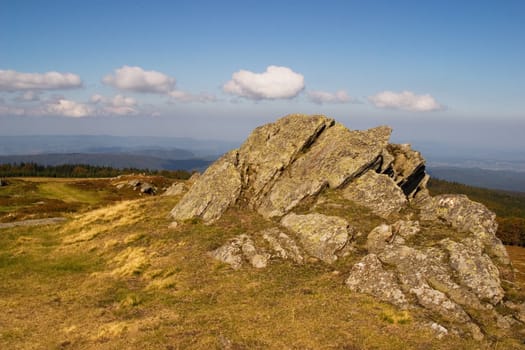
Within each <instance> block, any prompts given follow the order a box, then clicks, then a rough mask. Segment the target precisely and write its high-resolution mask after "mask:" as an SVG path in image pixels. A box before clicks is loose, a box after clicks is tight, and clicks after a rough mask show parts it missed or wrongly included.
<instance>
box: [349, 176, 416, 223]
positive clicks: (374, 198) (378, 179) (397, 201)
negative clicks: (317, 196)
mask: <svg viewBox="0 0 525 350" xmlns="http://www.w3.org/2000/svg"><path fill="white" fill-rule="evenodd" d="M343 196H344V197H345V198H346V199H349V200H351V201H353V202H355V203H359V204H361V205H363V206H365V207H367V208H369V209H371V210H372V211H373V212H374V213H375V214H377V215H379V216H382V217H388V216H389V215H390V214H392V213H398V212H399V211H400V210H401V209H402V208H404V207H405V206H406V205H407V203H408V200H407V198H406V196H405V195H404V193H403V191H402V190H401V188H400V187H399V186H397V185H396V183H395V182H394V180H392V179H391V178H390V177H388V176H387V175H384V174H377V173H376V172H375V171H367V172H366V173H365V174H363V175H362V176H360V177H359V178H357V179H356V180H355V181H352V182H351V183H350V184H349V185H348V186H347V187H346V188H345V189H344V190H343Z"/></svg>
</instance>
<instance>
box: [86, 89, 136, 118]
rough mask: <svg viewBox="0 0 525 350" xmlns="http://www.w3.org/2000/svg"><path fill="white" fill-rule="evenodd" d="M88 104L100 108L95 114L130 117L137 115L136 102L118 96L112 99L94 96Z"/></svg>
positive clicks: (130, 98) (129, 98)
mask: <svg viewBox="0 0 525 350" xmlns="http://www.w3.org/2000/svg"><path fill="white" fill-rule="evenodd" d="M90 102H91V104H93V105H98V106H100V109H99V110H96V111H95V113H96V114H112V115H132V114H137V113H138V110H137V108H136V107H137V100H135V99H134V98H132V97H127V96H124V95H120V94H118V95H115V96H114V97H113V98H108V97H105V96H102V95H99V94H95V95H93V96H91V98H90Z"/></svg>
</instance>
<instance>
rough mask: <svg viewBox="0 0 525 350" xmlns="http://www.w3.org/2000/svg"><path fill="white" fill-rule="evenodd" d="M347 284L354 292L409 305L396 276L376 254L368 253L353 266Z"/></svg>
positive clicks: (399, 304)
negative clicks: (387, 269)
mask: <svg viewBox="0 0 525 350" xmlns="http://www.w3.org/2000/svg"><path fill="white" fill-rule="evenodd" d="M346 285H347V286H348V287H349V288H350V290H352V291H354V292H358V293H366V294H370V295H373V296H375V297H378V298H379V299H381V300H382V301H386V302H389V303H392V304H394V305H397V306H399V307H406V306H407V305H408V302H407V299H406V297H405V294H404V293H403V291H401V289H400V288H399V284H398V283H397V281H396V276H395V275H394V274H393V273H392V272H390V271H386V270H385V269H384V268H383V265H382V264H381V261H379V259H378V258H377V256H376V255H375V254H368V255H366V256H365V257H364V258H362V259H361V260H360V261H359V262H358V263H357V264H355V265H354V266H353V267H352V270H351V271H350V275H349V276H348V278H347V279H346Z"/></svg>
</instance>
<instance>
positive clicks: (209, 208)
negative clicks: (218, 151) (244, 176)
mask: <svg viewBox="0 0 525 350" xmlns="http://www.w3.org/2000/svg"><path fill="white" fill-rule="evenodd" d="M237 156H238V153H237V151H236V150H234V151H231V152H229V153H226V154H225V155H224V156H222V157H221V158H220V159H219V160H217V161H216V162H215V163H213V164H212V165H211V166H210V167H209V168H208V169H207V170H206V172H204V174H203V175H202V176H201V177H200V178H199V179H198V180H197V181H196V182H195V183H194V184H193V186H192V187H191V188H190V190H189V191H188V193H186V195H185V196H184V197H182V199H181V200H180V202H179V203H178V204H177V206H176V207H175V208H173V210H172V211H171V215H172V216H173V218H174V219H175V220H188V219H191V218H194V217H200V218H202V219H203V220H204V221H205V222H208V223H211V222H214V221H216V220H217V219H219V218H220V217H221V215H222V213H224V211H225V210H226V209H228V207H229V206H230V205H233V204H234V203H235V201H236V200H237V198H239V194H240V193H241V175H240V173H239V171H238V170H237V167H236V166H237V162H238V160H237Z"/></svg>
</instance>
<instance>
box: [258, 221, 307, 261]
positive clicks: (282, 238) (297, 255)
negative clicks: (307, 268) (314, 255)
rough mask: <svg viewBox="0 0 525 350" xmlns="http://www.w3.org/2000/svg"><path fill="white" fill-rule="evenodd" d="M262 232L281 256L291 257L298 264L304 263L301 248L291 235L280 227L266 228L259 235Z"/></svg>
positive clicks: (285, 258) (282, 257)
mask: <svg viewBox="0 0 525 350" xmlns="http://www.w3.org/2000/svg"><path fill="white" fill-rule="evenodd" d="M261 234H262V236H263V238H264V239H265V240H266V241H267V242H268V243H269V244H270V247H271V249H272V250H273V251H274V252H275V253H276V255H277V256H278V257H279V258H281V259H284V260H287V259H291V260H293V261H294V262H296V263H297V264H302V263H304V257H303V254H302V253H301V249H300V248H299V247H298V246H297V244H296V243H295V241H294V240H293V239H291V238H290V236H288V235H287V234H285V233H283V232H281V230H279V229H278V228H271V229H268V230H264V231H262V232H260V233H259V235H261Z"/></svg>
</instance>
